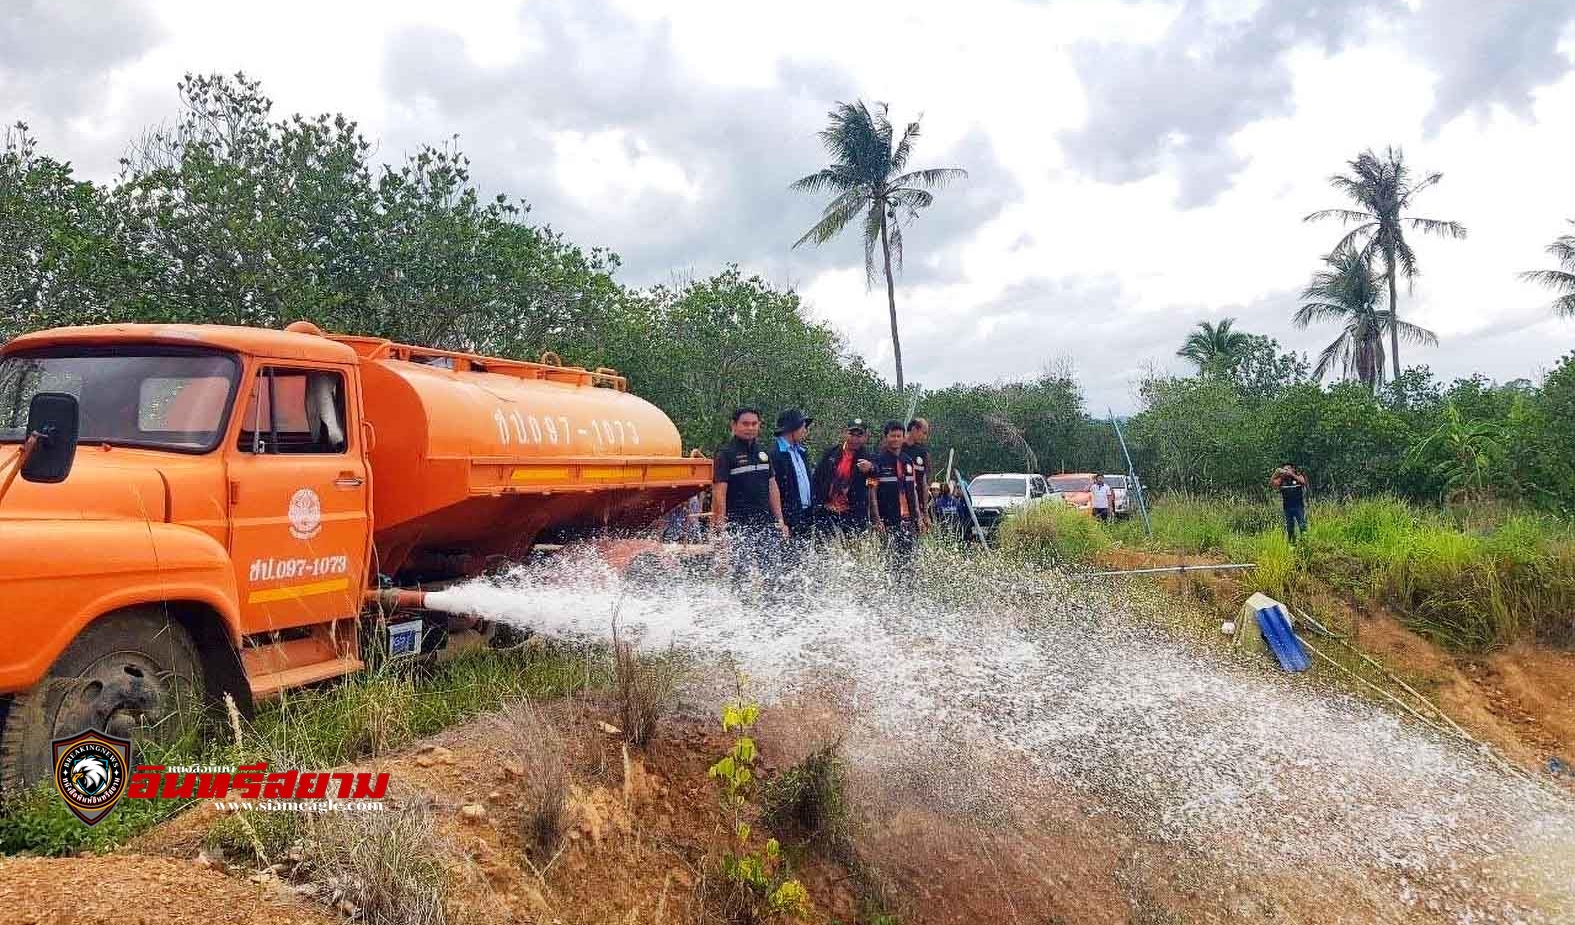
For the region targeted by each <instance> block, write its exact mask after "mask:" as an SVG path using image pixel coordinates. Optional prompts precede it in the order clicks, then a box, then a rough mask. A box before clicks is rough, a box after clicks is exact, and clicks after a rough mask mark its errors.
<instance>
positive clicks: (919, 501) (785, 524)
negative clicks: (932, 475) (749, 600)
mask: <svg viewBox="0 0 1575 925" xmlns="http://www.w3.org/2000/svg"><path fill="white" fill-rule="evenodd" d="M813 423H814V419H813V418H808V417H805V416H804V413H803V412H802V411H800V410H799V409H797V408H789V409H788V410H786V411H783V412H782V413H781V414H779V415H778V416H777V425H776V437H775V439H774V440H768V441H764V442H763V441H762V440H761V438H760V428H761V415H760V411H759V410H758V409H755V408H739V409H738V410H737V411H734V412H733V437H732V439H731V440H729V441H728V442H727V443H725V444H723V445H722V446H721V447H720V448H718V449H717V452H716V457H715V467H714V473H713V476H712V480H711V481H712V486H711V488H712V496H711V528H712V535H713V537H715V538H717V539H719V540H725V541H726V542H727V544H728V546H729V549H730V551H731V554H732V571H733V577H734V580H735V581H738V580H742V579H743V578H744V577H745V576H747V574H748V573H749V571H751V570H755V571H759V572H761V573H763V574H767V575H774V574H780V573H783V572H787V571H791V570H792V569H793V568H795V567H797V565H798V564H799V563H800V562H802V560H803V557H804V556H805V555H806V554H807V552H808V550H809V549H810V548H811V547H812V545H813V544H814V543H816V542H824V541H827V540H830V539H835V538H837V537H842V538H849V537H856V536H861V535H864V534H866V533H868V532H870V531H872V530H873V531H875V532H877V533H879V534H880V535H881V536H882V537H883V538H884V540H885V544H886V548H887V552H888V556H889V561H890V563H891V565H892V567H893V569H895V570H899V571H904V570H906V569H908V567H909V566H910V565H911V564H912V561H913V551H914V547H915V545H916V543H917V540H918V536H919V534H921V533H923V532H924V531H925V530H926V529H928V527H929V514H928V510H927V507H928V504H929V487H928V483H927V482H926V481H925V477H926V473H927V472H928V470H929V459H928V456H929V440H930V425H929V422H928V421H925V420H924V419H923V418H914V419H913V420H911V421H909V422H908V424H907V426H906V427H904V426H903V425H902V424H901V423H899V422H897V421H889V422H887V423H886V424H885V426H883V427H882V428H881V430H880V434H879V438H880V439H879V442H878V444H877V449H876V451H875V452H873V453H872V452H870V451H869V450H868V449H867V446H866V445H867V443H868V440H869V437H870V432H869V431H870V429H869V428H868V427H867V426H866V425H865V423H864V421H863V419H861V418H854V419H852V420H850V421H848V423H847V426H846V427H845V428H844V429H843V437H842V441H841V442H840V443H838V444H833V445H832V446H829V447H827V448H826V451H825V452H824V453H822V454H821V456H820V460H819V462H818V463H816V464H815V465H814V466H813V467H812V466H811V465H810V462H809V456H808V449H807V448H806V441H807V440H808V439H809V428H810V425H811V424H813Z"/></svg>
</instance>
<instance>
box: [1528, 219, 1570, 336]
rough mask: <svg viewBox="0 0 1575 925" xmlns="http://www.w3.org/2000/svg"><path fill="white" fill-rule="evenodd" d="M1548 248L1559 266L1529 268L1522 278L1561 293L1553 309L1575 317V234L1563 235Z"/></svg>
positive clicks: (1554, 302) (1566, 315)
mask: <svg viewBox="0 0 1575 925" xmlns="http://www.w3.org/2000/svg"><path fill="white" fill-rule="evenodd" d="M1570 224H1571V225H1575V219H1571V220H1570ZM1547 250H1548V253H1549V254H1552V255H1553V257H1554V258H1555V259H1557V260H1558V262H1559V268H1558V269H1557V270H1528V271H1526V272H1525V273H1522V274H1520V278H1521V279H1524V280H1527V281H1529V282H1533V283H1536V284H1538V285H1540V286H1546V287H1547V288H1549V289H1552V290H1553V291H1554V292H1557V293H1559V297H1558V298H1556V299H1554V300H1553V311H1554V312H1555V313H1556V314H1560V315H1563V316H1564V317H1566V318H1575V234H1566V235H1561V236H1560V237H1559V238H1558V239H1557V240H1555V241H1554V242H1553V243H1552V244H1549V245H1548V248H1547Z"/></svg>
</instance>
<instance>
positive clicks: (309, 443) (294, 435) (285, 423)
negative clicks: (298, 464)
mask: <svg viewBox="0 0 1575 925" xmlns="http://www.w3.org/2000/svg"><path fill="white" fill-rule="evenodd" d="M344 422H345V387H344V377H343V376H341V375H340V374H339V373H335V372H328V371H325V370H315V369H313V370H306V369H278V368H274V367H266V368H264V369H263V370H261V371H260V372H259V373H258V374H257V377H256V378H255V379H253V380H252V386H251V389H250V391H249V392H248V393H247V401H246V412H245V416H244V417H242V418H241V436H240V439H239V440H238V441H236V449H238V450H240V451H241V452H243V453H267V454H300V453H343V452H344V451H345V446H346V441H345V424H344Z"/></svg>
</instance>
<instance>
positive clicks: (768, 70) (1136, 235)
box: [0, 0, 1575, 411]
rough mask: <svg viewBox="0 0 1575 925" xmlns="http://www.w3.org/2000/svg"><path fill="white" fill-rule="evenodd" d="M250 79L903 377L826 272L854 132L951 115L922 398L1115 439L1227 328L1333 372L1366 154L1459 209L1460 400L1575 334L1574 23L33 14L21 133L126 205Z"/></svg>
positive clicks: (1422, 252)
mask: <svg viewBox="0 0 1575 925" xmlns="http://www.w3.org/2000/svg"><path fill="white" fill-rule="evenodd" d="M236 70H244V71H245V72H246V73H247V74H249V75H251V76H253V77H256V78H260V79H261V80H262V81H263V83H264V88H265V90H266V91H267V92H268V93H269V94H270V95H271V96H272V97H273V98H274V99H275V101H276V104H277V107H278V112H279V114H281V115H282V114H285V113H289V112H293V111H304V112H310V113H316V112H322V111H339V112H344V113H346V114H347V115H349V116H351V117H352V118H354V119H356V120H358V121H359V122H360V123H361V124H362V126H363V127H364V129H365V131H366V134H367V135H368V136H369V137H372V138H376V139H378V140H379V142H380V145H381V150H380V152H379V153H380V156H381V157H383V158H385V159H389V160H397V159H398V158H400V157H402V156H403V154H404V153H405V152H407V151H410V150H412V149H413V148H414V147H415V146H416V145H417V144H419V143H420V142H423V141H434V142H436V141H441V140H443V139H445V138H447V137H448V136H450V135H455V134H457V135H458V136H459V138H460V144H461V145H462V147H463V148H464V149H465V150H466V151H467V152H468V153H469V154H470V155H471V156H472V158H473V160H474V162H475V175H476V178H477V180H478V182H479V183H480V184H481V185H482V186H483V187H485V188H486V189H487V190H488V191H489V192H492V191H501V192H507V193H509V194H511V195H515V196H520V197H523V198H525V199H527V200H529V201H530V202H531V204H532V206H533V214H534V216H535V217H536V219H537V220H540V221H545V222H548V223H550V224H552V225H554V226H555V227H557V228H560V229H562V230H564V231H566V232H567V233H568V234H569V235H570V236H571V237H572V238H573V239H574V240H576V241H577V242H579V243H581V244H584V245H592V244H600V245H606V246H608V247H611V248H613V249H614V250H616V251H618V252H619V253H620V254H621V255H622V256H623V258H624V270H623V271H622V273H621V277H622V279H623V280H624V281H625V282H627V283H631V284H636V285H639V284H644V283H650V282H657V281H664V280H667V279H669V278H670V277H671V276H672V275H673V274H675V273H676V274H708V273H711V272H713V271H715V270H716V269H717V268H718V267H719V266H721V265H722V264H723V263H726V262H729V261H736V262H738V263H739V264H741V265H743V266H744V267H745V268H746V269H747V270H750V271H753V272H758V273H760V274H762V275H763V276H766V277H767V278H769V279H771V280H773V281H775V282H777V283H780V284H788V285H792V286H794V287H795V288H797V289H798V290H799V291H800V292H801V293H802V294H803V295H804V297H805V299H806V301H807V303H808V305H809V307H810V310H811V311H812V312H813V313H814V314H815V315H816V317H818V318H821V319H824V320H825V321H827V322H829V323H831V324H832V325H834V326H835V327H837V328H838V329H839V330H841V331H842V332H843V334H844V335H845V336H846V337H847V339H848V341H849V343H850V344H851V346H852V347H853V349H854V350H856V351H858V352H859V353H861V354H863V355H864V356H865V357H866V358H868V359H869V360H870V361H871V362H873V363H874V364H876V366H877V367H878V368H881V369H883V370H886V371H887V373H888V374H889V372H890V367H891V348H890V343H889V340H888V333H887V321H886V308H885V298H884V292H883V291H882V290H881V289H879V288H877V289H876V290H874V291H869V290H867V289H866V286H865V281H864V271H863V255H862V250H861V247H860V243H859V241H858V239H857V236H856V230H850V232H849V233H848V236H847V237H846V238H844V239H841V240H838V241H835V242H833V243H831V244H828V245H826V246H824V247H822V248H820V249H819V250H804V249H801V250H797V251H795V250H792V249H790V246H791V245H792V243H793V241H794V240H795V239H796V238H797V237H798V236H799V234H801V233H802V232H803V230H805V229H806V228H808V227H809V226H810V225H811V224H812V223H813V222H814V220H815V217H816V216H817V214H818V212H819V203H818V202H817V201H816V200H814V199H813V198H811V197H807V196H803V195H799V194H793V193H789V192H788V191H787V185H788V184H789V183H790V182H791V181H792V180H794V179H796V178H797V177H799V176H802V175H804V174H807V173H810V172H812V171H814V170H815V169H817V168H818V167H819V166H820V165H821V163H822V152H821V150H820V148H819V143H818V141H817V139H816V138H815V136H814V133H815V131H816V130H817V129H818V128H820V127H821V125H822V124H823V122H824V118H825V113H826V110H827V109H828V108H830V106H831V104H832V103H833V102H834V101H837V100H849V99H854V98H860V97H862V98H864V99H868V100H884V101H889V102H890V103H891V105H892V108H893V115H894V116H895V117H896V118H897V119H898V120H899V121H905V120H906V119H908V118H911V117H914V116H917V115H918V114H919V113H921V112H922V114H923V125H924V136H923V138H922V141H921V143H920V145H919V146H918V149H917V153H916V155H915V157H914V160H913V164H914V165H916V166H961V167H965V168H967V169H968V171H969V172H970V174H971V176H970V179H969V180H967V181H966V182H964V183H962V184H961V185H958V186H956V187H953V188H951V189H948V190H946V191H945V192H944V193H943V194H942V195H940V196H939V197H938V198H937V203H936V205H935V206H934V207H933V208H932V209H931V210H930V211H928V212H927V213H925V214H923V215H922V216H921V217H920V219H919V220H918V222H917V223H916V224H914V225H913V226H912V227H911V228H909V229H908V230H907V231H906V232H905V234H906V238H907V247H908V255H907V267H906V272H905V274H904V275H903V276H902V277H901V278H899V280H898V289H897V296H898V310H899V312H900V317H901V322H902V331H903V342H904V347H905V351H904V353H905V359H906V361H907V364H906V365H907V370H906V371H907V375H908V378H909V379H910V380H919V381H921V382H923V383H924V384H925V385H927V386H939V385H943V384H946V383H949V382H953V381H958V380H963V381H981V380H982V381H993V380H996V379H1001V378H1007V377H1018V376H1027V375H1033V374H1035V373H1037V372H1039V371H1040V370H1042V369H1044V368H1046V367H1047V366H1049V365H1051V364H1064V363H1065V362H1066V360H1065V358H1067V357H1071V358H1072V361H1073V363H1074V364H1075V368H1076V370H1077V373H1078V376H1079V378H1080V379H1081V380H1082V382H1083V385H1084V388H1085V390H1086V392H1087V394H1088V398H1089V404H1090V407H1091V409H1092V410H1102V409H1103V408H1104V407H1105V406H1106V405H1113V406H1114V407H1115V408H1116V409H1117V410H1118V411H1124V410H1130V409H1131V408H1132V407H1133V405H1134V399H1133V394H1132V393H1133V387H1134V384H1135V383H1136V381H1137V380H1138V379H1139V378H1140V377H1141V375H1142V374H1143V371H1144V370H1145V369H1151V368H1155V367H1158V368H1171V369H1175V370H1177V371H1180V370H1182V369H1184V368H1185V365H1184V363H1183V361H1181V360H1179V359H1177V358H1176V357H1175V356H1174V352H1175V349H1176V347H1177V345H1178V344H1179V343H1180V341H1181V339H1182V338H1183V337H1184V336H1185V334H1186V331H1187V329H1188V328H1189V327H1191V326H1192V325H1193V324H1194V323H1196V322H1197V321H1199V320H1201V319H1218V318H1221V317H1225V316H1235V317H1236V318H1238V319H1239V321H1238V324H1239V326H1240V327H1242V328H1244V329H1247V330H1251V331H1259V332H1264V333H1268V334H1272V335H1274V336H1275V337H1278V338H1279V339H1280V341H1281V343H1283V344H1285V345H1287V346H1290V347H1294V348H1295V349H1298V350H1305V351H1307V352H1309V353H1316V351H1317V350H1318V349H1319V348H1321V347H1322V346H1323V345H1324V344H1326V343H1327V342H1328V341H1329V340H1331V339H1332V338H1333V337H1334V336H1335V333H1336V332H1335V331H1334V330H1332V329H1328V328H1320V329H1314V330H1309V331H1296V330H1294V329H1292V328H1291V326H1290V324H1289V316H1290V314H1291V312H1292V311H1293V310H1294V309H1295V306H1296V295H1297V293H1298V292H1299V290H1300V288H1301V286H1303V285H1304V284H1305V283H1306V281H1307V278H1308V276H1309V275H1310V274H1311V273H1312V272H1314V271H1315V270H1316V269H1317V267H1318V259H1319V255H1320V254H1322V253H1324V252H1325V251H1327V250H1328V249H1329V247H1330V246H1331V245H1332V244H1333V243H1334V241H1335V240H1336V239H1337V238H1338V237H1339V234H1340V231H1339V229H1338V227H1336V226H1335V225H1330V224H1325V225H1307V224H1304V223H1303V222H1302V221H1301V219H1302V216H1304V215H1306V214H1307V213H1308V212H1310V211H1313V210H1315V209H1318V208H1324V207H1332V206H1339V205H1344V203H1342V202H1341V201H1340V200H1339V199H1338V198H1337V196H1336V195H1335V193H1334V192H1333V191H1332V190H1331V189H1330V188H1329V187H1328V185H1327V177H1328V175H1329V174H1331V173H1333V172H1335V171H1338V170H1340V169H1342V167H1343V165H1344V162H1345V161H1346V160H1348V159H1349V158H1351V157H1353V156H1354V155H1355V154H1356V153H1358V152H1359V151H1360V150H1361V149H1363V148H1365V147H1369V146H1372V147H1380V148H1381V147H1382V146H1384V145H1388V144H1394V145H1400V146H1403V147H1404V150H1405V153H1406V157H1407V160H1408V161H1409V162H1410V163H1411V164H1413V165H1414V166H1415V167H1416V168H1418V169H1419V170H1437V171H1442V172H1443V173H1444V180H1443V182H1442V183H1441V184H1440V185H1439V186H1438V187H1437V188H1435V189H1433V190H1430V191H1428V192H1427V193H1426V194H1424V195H1423V197H1422V198H1421V200H1420V202H1419V203H1418V214H1421V215H1426V216H1429V217H1440V218H1451V219H1456V220H1459V221H1461V222H1463V223H1465V224H1466V225H1467V226H1468V228H1469V229H1470V238H1469V239H1468V240H1466V241H1461V242H1456V241H1447V240H1439V239H1422V240H1416V241H1414V242H1413V243H1414V246H1415V248H1416V250H1417V252H1418V255H1419V258H1420V264H1421V269H1422V273H1423V275H1422V277H1421V278H1420V280H1418V282H1417V284H1416V287H1415V290H1414V292H1413V293H1412V294H1411V295H1410V296H1409V297H1405V296H1403V300H1402V317H1406V318H1408V319H1409V320H1412V321H1415V322H1417V323H1419V324H1423V325H1426V326H1428V327H1430V328H1432V329H1433V330H1435V331H1437V332H1438V334H1439V337H1440V338H1441V340H1442V344H1441V346H1439V347H1438V348H1436V349H1428V350H1418V349H1413V350H1411V351H1410V352H1409V353H1408V354H1407V355H1405V356H1404V357H1403V359H1404V360H1405V362H1406V363H1407V364H1410V363H1411V362H1426V363H1429V364H1431V365H1432V367H1433V369H1434V370H1435V371H1436V372H1438V373H1439V374H1440V375H1443V376H1446V377H1450V376H1456V375H1465V374H1467V373H1469V372H1471V371H1474V370H1481V371H1483V372H1485V373H1487V374H1488V375H1490V376H1492V377H1494V378H1497V379H1499V380H1507V379H1513V378H1518V377H1531V378H1535V377H1536V376H1537V375H1538V374H1539V372H1540V371H1542V370H1545V369H1546V368H1548V367H1549V366H1551V365H1552V364H1553V363H1555V362H1556V361H1557V359H1558V358H1559V357H1560V356H1562V355H1563V354H1564V353H1566V352H1568V351H1570V350H1571V349H1575V321H1565V320H1558V319H1555V318H1554V317H1553V316H1552V314H1551V312H1550V311H1549V310H1548V308H1547V306H1548V303H1549V301H1550V300H1551V296H1550V295H1549V294H1548V293H1546V292H1544V291H1542V290H1539V289H1536V288H1535V287H1532V286H1530V285H1528V284H1525V283H1522V282H1520V281H1519V280H1517V279H1516V277H1515V274H1516V272H1517V271H1520V270H1524V269H1531V268H1537V267H1542V266H1548V265H1551V264H1550V258H1548V257H1547V256H1546V255H1545V254H1543V252H1542V249H1543V248H1544V247H1545V246H1546V245H1547V244H1548V243H1549V242H1550V241H1551V240H1552V239H1553V238H1555V237H1557V236H1558V235H1560V234H1564V233H1567V232H1569V231H1570V227H1569V226H1568V225H1566V224H1565V221H1566V219H1571V218H1575V172H1572V171H1571V168H1570V164H1571V157H1572V156H1575V3H1571V2H1568V0H1529V2H1510V0H1426V2H1403V0H1374V2H1357V0H1297V2H1289V0H1286V2H1273V3H1268V2H1264V3H1255V2H1250V0H1185V2H1171V3H1130V4H1123V3H1115V2H1048V3H1047V2H1006V0H975V2H972V3H968V4H957V3H955V2H929V0H906V2H903V3H899V4H890V5H887V4H875V3H849V2H847V0H835V2H832V0H827V2H822V0H800V2H795V3H776V4H750V3H737V2H733V3H707V2H654V0H542V2H513V0H497V2H467V0H446V2H441V3H437V2H431V0H422V2H410V0H380V2H376V3H370V2H369V3H346V2H324V0H313V2H298V0H274V2H271V3H267V4H250V5H243V4H237V3H213V2H211V0H104V2H95V0H4V2H3V4H0V118H3V119H4V120H5V121H6V122H11V121H15V120H16V119H25V120H26V121H28V122H30V123H31V124H32V127H33V129H34V132H35V133H36V134H37V135H38V136H39V138H40V140H41V143H42V147H43V148H44V149H45V150H46V151H48V152H50V153H52V154H55V155H57V156H61V157H65V158H68V159H70V160H72V161H73V162H74V163H75V164H76V165H77V167H78V169H79V171H80V172H81V173H82V174H84V175H86V176H89V177H93V178H97V179H109V178H111V177H113V175H114V173H115V169H116V168H115V162H116V159H117V158H118V157H119V156H120V155H121V153H122V151H123V148H124V146H125V143H126V141H127V140H128V139H129V138H131V137H133V136H134V135H135V134H136V133H137V132H138V131H139V130H140V129H141V128H142V127H143V126H146V125H149V124H152V123H156V122H159V121H161V120H167V119H170V118H171V117H172V116H173V114H174V109H175V92H174V83H175V81H176V80H178V79H179V78H180V76H181V75H182V74H183V73H184V72H186V71H224V72H233V71H236Z"/></svg>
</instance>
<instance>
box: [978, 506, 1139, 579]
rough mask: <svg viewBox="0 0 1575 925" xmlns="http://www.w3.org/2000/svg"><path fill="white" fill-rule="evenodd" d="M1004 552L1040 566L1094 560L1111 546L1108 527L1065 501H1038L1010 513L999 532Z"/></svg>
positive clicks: (999, 539) (999, 542) (998, 540)
mask: <svg viewBox="0 0 1575 925" xmlns="http://www.w3.org/2000/svg"><path fill="white" fill-rule="evenodd" d="M996 541H997V543H998V545H999V547H1000V549H1001V551H1002V552H1004V553H1006V554H1007V555H1011V556H1015V557H1017V558H1019V559H1023V560H1026V561H1029V562H1034V563H1037V564H1040V565H1065V564H1073V563H1086V562H1091V561H1093V559H1094V557H1095V556H1096V555H1098V554H1099V553H1100V552H1103V551H1104V550H1106V549H1108V548H1110V546H1111V543H1112V540H1111V538H1110V534H1109V533H1108V532H1107V531H1106V529H1105V527H1104V526H1103V525H1102V524H1100V523H1099V521H1097V520H1095V519H1094V518H1093V517H1091V516H1089V515H1088V514H1084V513H1080V512H1078V511H1077V510H1075V509H1073V508H1072V507H1070V506H1068V505H1065V504H1055V503H1050V504H1036V505H1033V506H1030V507H1026V508H1020V509H1018V510H1016V511H1013V512H1012V513H1011V514H1008V515H1007V517H1006V519H1005V520H1003V521H1001V525H1000V527H999V529H998V532H997V534H996Z"/></svg>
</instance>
